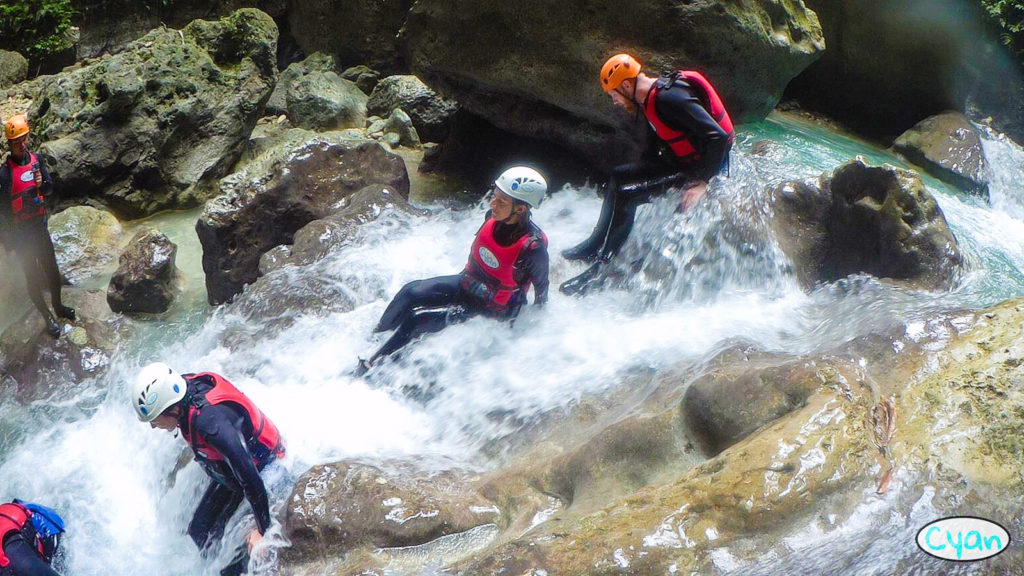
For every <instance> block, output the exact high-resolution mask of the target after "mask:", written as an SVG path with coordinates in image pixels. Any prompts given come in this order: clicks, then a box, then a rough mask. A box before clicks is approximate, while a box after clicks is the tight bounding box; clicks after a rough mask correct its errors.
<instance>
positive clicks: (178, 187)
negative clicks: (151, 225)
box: [29, 9, 277, 217]
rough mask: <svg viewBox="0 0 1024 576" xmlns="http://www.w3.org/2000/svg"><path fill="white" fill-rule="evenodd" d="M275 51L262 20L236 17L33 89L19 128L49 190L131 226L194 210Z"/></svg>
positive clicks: (232, 145)
mask: <svg viewBox="0 0 1024 576" xmlns="http://www.w3.org/2000/svg"><path fill="white" fill-rule="evenodd" d="M276 47H277V27H276V25H275V24H274V21H273V20H272V19H271V18H270V17H269V16H267V15H266V14H264V13H263V12H260V11H258V10H255V9H243V10H239V11H237V12H234V13H232V14H231V15H229V16H227V17H225V18H223V19H221V20H218V21H215V22H206V21H202V20H196V21H194V22H192V23H191V24H189V25H188V26H186V27H185V28H184V29H183V30H181V31H178V30H171V29H166V28H161V29H157V30H153V31H152V32H150V33H149V34H147V35H146V36H144V37H143V38H140V39H139V40H137V41H135V42H132V43H131V44H129V45H128V46H127V47H126V49H125V51H124V52H121V53H119V54H116V55H113V56H105V57H103V58H101V59H99V60H97V61H93V62H91V63H88V64H86V65H84V66H81V67H78V68H75V69H72V70H70V71H68V72H64V73H61V74H59V75H57V76H54V77H52V79H51V80H50V81H49V82H45V83H42V84H41V85H40V90H39V92H38V93H37V94H34V99H33V101H32V107H31V108H30V109H29V120H30V122H31V123H32V125H33V134H34V135H35V136H34V137H35V138H36V142H41V143H42V144H41V145H40V146H39V152H40V153H41V154H42V155H43V156H44V157H45V158H46V161H47V166H48V167H49V168H50V171H51V173H52V174H53V177H54V184H55V186H56V189H57V190H58V191H59V193H60V195H61V196H63V197H66V198H80V197H94V198H97V199H99V200H100V201H101V202H103V203H105V204H107V205H108V206H110V207H111V208H113V209H115V210H117V211H119V212H122V213H124V214H127V215H129V216H133V217H134V216H143V215H147V214H152V213H153V212H156V211H158V210H161V209H165V208H180V207H186V206H195V205H197V204H199V203H200V201H201V200H203V199H205V197H206V194H207V193H206V191H205V189H204V185H210V184H212V183H215V182H216V180H217V179H219V178H221V177H223V176H224V175H225V174H226V173H227V171H228V170H229V169H230V168H231V166H232V165H233V164H234V163H235V161H236V160H237V159H238V156H239V154H240V153H241V149H242V146H243V145H244V143H245V141H246V138H247V137H248V135H249V132H251V131H252V128H253V126H254V125H255V123H256V120H257V119H258V118H259V117H260V116H261V115H262V113H263V104H264V103H265V102H266V99H267V97H268V96H269V95H270V91H271V90H272V88H273V86H274V82H275V80H276V75H277V65H276V61H275V59H276Z"/></svg>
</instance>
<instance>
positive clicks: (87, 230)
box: [47, 206, 123, 283]
mask: <svg viewBox="0 0 1024 576" xmlns="http://www.w3.org/2000/svg"><path fill="white" fill-rule="evenodd" d="M47 226H48V227H49V229H50V239H51V240H53V247H54V252H55V253H56V255H57V265H58V267H59V268H60V271H61V274H63V275H64V276H65V277H66V278H67V279H68V280H70V281H71V282H72V283H74V282H78V281H80V280H83V279H86V278H90V277H93V276H96V275H97V274H100V273H103V272H105V271H106V270H107V269H108V268H109V267H110V265H111V264H112V263H113V262H114V260H115V259H116V258H117V251H118V249H119V248H120V246H121V242H122V239H123V229H122V227H121V223H120V222H118V220H117V217H115V216H114V215H113V214H111V213H110V212H107V211H106V210H99V209H97V208H92V207H90V206H73V207H71V208H68V209H66V210H62V211H60V212H58V213H57V214H54V215H53V216H51V217H50V221H49V223H48V224H47Z"/></svg>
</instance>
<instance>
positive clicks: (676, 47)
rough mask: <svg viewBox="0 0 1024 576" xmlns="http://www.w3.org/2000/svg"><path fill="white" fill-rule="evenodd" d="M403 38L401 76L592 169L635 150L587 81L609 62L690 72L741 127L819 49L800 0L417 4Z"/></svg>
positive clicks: (622, 121) (619, 118)
mask: <svg viewBox="0 0 1024 576" xmlns="http://www.w3.org/2000/svg"><path fill="white" fill-rule="evenodd" d="M404 35H405V37H406V38H407V41H408V52H409V61H408V64H409V66H410V68H411V70H412V72H413V73H414V74H415V75H416V76H418V77H419V78H421V79H422V80H423V81H424V82H426V83H427V85H429V86H430V87H431V88H433V89H435V90H437V91H439V92H440V93H441V94H443V95H444V96H447V97H450V98H453V99H454V100H456V101H457V102H458V103H459V105H460V106H462V107H463V108H465V109H466V110H467V111H468V112H471V113H472V114H474V115H477V116H479V117H481V118H483V119H485V120H486V121H488V122H490V123H492V124H493V125H495V126H497V127H498V128H501V129H502V130H505V131H507V132H512V133H514V134H518V135H521V136H531V137H535V138H540V139H543V140H546V141H549V142H553V143H555V144H558V145H560V146H562V147H563V148H566V149H569V150H573V151H576V152H578V153H580V154H581V155H582V156H584V157H586V158H587V159H589V160H591V161H592V162H593V163H595V164H600V165H605V164H608V163H610V162H614V161H616V160H618V159H623V158H624V157H625V156H628V155H629V152H630V151H631V150H632V149H634V145H633V139H632V137H631V135H630V134H629V127H630V122H629V120H628V119H627V118H626V115H624V114H619V113H618V112H617V111H616V110H615V108H614V106H612V104H611V101H610V100H609V99H608V97H607V96H606V95H605V94H604V92H602V90H601V88H600V86H599V84H598V79H597V76H598V72H599V71H600V69H601V65H602V64H603V63H604V61H605V60H606V59H607V58H608V57H609V56H611V55H613V54H615V53H617V52H622V51H629V52H634V53H636V54H637V55H638V56H639V57H641V58H643V59H644V63H645V64H646V65H647V67H648V69H649V70H650V71H651V72H652V73H654V74H655V75H656V74H657V73H658V72H659V71H660V72H669V71H672V70H675V69H678V68H694V69H697V70H700V71H702V72H703V73H704V74H705V76H707V77H708V78H709V79H710V80H711V82H712V83H713V84H714V85H715V86H716V88H717V90H718V92H719V93H720V94H721V95H722V98H723V99H724V101H725V104H726V107H727V108H728V109H729V111H730V113H731V115H732V118H733V120H735V121H737V122H742V121H744V120H750V119H760V118H762V117H764V116H765V115H766V114H767V113H768V112H769V111H771V110H772V108H773V107H774V106H775V104H776V103H777V102H778V100H779V98H780V97H781V95H782V90H783V89H784V88H785V86H786V84H787V83H788V82H789V81H790V79H792V78H793V77H794V76H796V75H797V74H798V73H799V72H800V71H801V70H803V69H804V68H805V67H806V66H807V65H808V64H810V63H811V62H812V61H814V59H815V58H817V57H818V56H819V54H820V53H821V52H822V50H823V49H824V47H825V46H824V41H823V39H822V35H821V28H820V26H819V24H818V19H817V16H816V15H815V14H814V13H813V12H811V11H810V10H808V9H807V8H806V6H805V5H804V3H803V2H802V1H800V0H798V1H795V2H777V1H774V0H757V1H755V2H746V1H739V0H728V1H724V2H679V1H677V0H639V1H636V2H630V3H629V5H628V6H625V7H624V6H623V4H622V3H621V2H614V1H611V0H598V1H596V2H595V1H590V0H587V1H584V0H569V1H555V0H523V1H519V2H505V3H491V2H476V1H473V0H454V1H453V0H420V1H418V2H416V3H415V4H414V5H413V6H412V9H411V10H410V11H409V16H408V21H407V22H406V25H405V28H404ZM410 115H411V114H410ZM418 128H419V127H417V129H418ZM421 136H422V137H424V139H426V140H429V138H428V137H427V136H426V135H424V134H422V133H421Z"/></svg>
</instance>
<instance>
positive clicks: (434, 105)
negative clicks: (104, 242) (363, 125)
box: [367, 75, 459, 142]
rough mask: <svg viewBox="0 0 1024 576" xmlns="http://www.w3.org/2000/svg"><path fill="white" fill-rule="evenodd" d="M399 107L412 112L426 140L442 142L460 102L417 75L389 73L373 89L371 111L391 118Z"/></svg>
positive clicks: (414, 120)
mask: <svg viewBox="0 0 1024 576" xmlns="http://www.w3.org/2000/svg"><path fill="white" fill-rule="evenodd" d="M396 109H401V110H402V111H403V112H405V113H406V114H408V115H409V117H410V118H411V119H412V124H413V126H415V127H416V132H417V134H419V136H420V137H421V138H422V139H423V141H424V142H441V141H443V140H444V139H445V138H446V137H447V136H448V132H449V130H450V128H451V122H452V118H453V117H454V115H455V113H456V112H457V111H458V109H459V106H458V104H457V103H456V102H454V101H452V100H449V99H447V98H444V97H442V96H440V95H438V94H437V93H436V92H434V91H433V90H431V89H430V88H429V87H428V86H427V85H426V84H424V83H423V81H421V80H420V79H419V78H417V77H416V76H413V75H401V76H388V77H387V78H385V79H383V80H381V81H380V82H379V83H378V84H377V86H376V87H375V88H374V89H373V93H372V94H370V101H369V102H368V103H367V111H368V112H369V113H370V114H375V115H377V116H380V117H382V118H387V117H389V116H391V114H392V112H393V111H394V110H396Z"/></svg>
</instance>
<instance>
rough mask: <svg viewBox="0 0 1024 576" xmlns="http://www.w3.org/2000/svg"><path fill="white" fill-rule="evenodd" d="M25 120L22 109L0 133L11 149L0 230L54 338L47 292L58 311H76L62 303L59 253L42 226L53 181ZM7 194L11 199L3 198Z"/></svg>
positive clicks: (0, 172)
mask: <svg viewBox="0 0 1024 576" xmlns="http://www.w3.org/2000/svg"><path fill="white" fill-rule="evenodd" d="M28 134H29V127H28V119H27V118H26V117H25V115H23V114H20V115H17V116H11V117H10V118H8V119H7V122H5V123H4V136H5V137H6V138H7V144H8V146H10V148H11V153H10V155H8V157H7V159H6V161H4V162H3V164H2V165H0V204H2V206H3V207H0V234H2V239H3V243H4V244H5V245H6V246H7V247H8V249H13V250H14V252H15V254H17V256H18V261H19V262H20V263H21V268H22V270H23V271H24V272H25V281H26V283H27V285H28V296H29V298H30V299H31V300H32V304H34V305H35V307H36V309H37V310H39V313H40V314H42V315H43V319H44V320H45V321H46V331H47V332H48V333H49V334H50V335H51V336H53V337H54V338H56V337H57V336H60V325H59V324H57V320H56V319H55V318H54V317H53V314H52V313H51V312H50V309H49V308H47V306H46V301H45V300H44V299H43V292H44V291H46V290H49V291H50V302H51V303H52V304H53V311H54V312H56V314H57V316H60V317H62V318H67V319H68V320H74V319H75V310H74V309H73V308H69V307H67V306H65V305H64V304H63V303H62V302H61V294H60V290H61V277H60V271H59V270H58V269H57V257H56V255H55V254H54V251H53V242H52V241H51V240H50V230H49V229H48V228H47V227H46V221H47V215H46V202H45V199H46V196H49V195H50V193H51V192H52V191H53V181H52V180H51V179H50V173H49V172H48V171H47V170H46V164H45V163H44V162H43V160H42V158H39V157H38V156H36V155H35V153H34V152H30V151H29V149H28ZM3 199H9V200H3Z"/></svg>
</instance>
